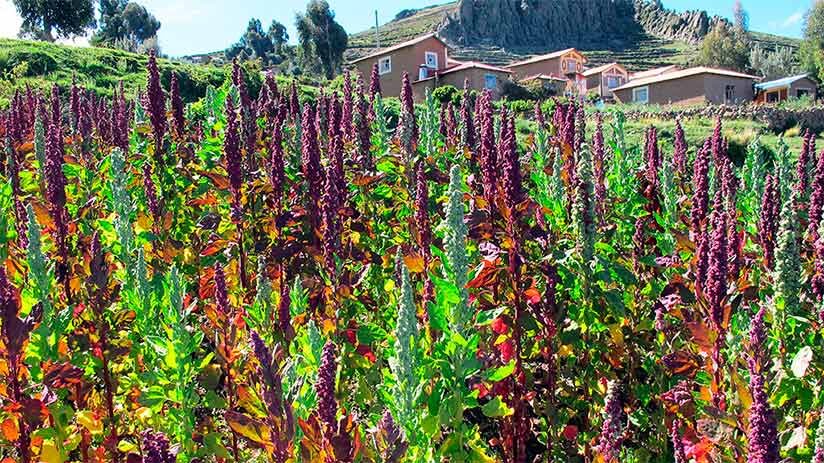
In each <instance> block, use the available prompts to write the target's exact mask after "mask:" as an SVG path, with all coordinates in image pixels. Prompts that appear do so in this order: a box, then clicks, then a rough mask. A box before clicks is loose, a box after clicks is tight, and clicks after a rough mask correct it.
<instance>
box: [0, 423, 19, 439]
mask: <svg viewBox="0 0 824 463" xmlns="http://www.w3.org/2000/svg"><path fill="white" fill-rule="evenodd" d="M0 429H2V430H3V437H5V438H6V440H7V441H9V442H14V441H16V440H17V438H19V437H20V428H19V426H18V424H17V420H16V419H13V418H6V421H3V423H2V424H0Z"/></svg>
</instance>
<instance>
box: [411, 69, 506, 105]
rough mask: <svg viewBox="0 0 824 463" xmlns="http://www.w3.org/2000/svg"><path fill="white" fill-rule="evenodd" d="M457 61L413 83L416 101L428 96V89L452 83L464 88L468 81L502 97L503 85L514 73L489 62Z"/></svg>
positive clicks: (478, 88)
mask: <svg viewBox="0 0 824 463" xmlns="http://www.w3.org/2000/svg"><path fill="white" fill-rule="evenodd" d="M453 63H457V64H455V65H454V66H452V67H449V68H446V69H444V70H441V71H437V72H436V73H435V75H433V76H431V77H428V78H426V79H421V80H417V81H415V82H414V83H413V84H412V92H413V95H414V97H415V100H416V101H421V100H422V99H423V98H424V97H425V96H426V89H427V88H428V89H429V90H430V91H432V90H435V88H436V87H439V86H441V85H452V86H454V87H456V88H459V89H461V88H463V86H464V82H466V83H467V84H468V86H469V88H471V89H475V90H484V89H486V90H489V91H490V92H491V93H492V97H493V98H495V99H497V98H500V97H501V93H502V92H503V88H504V87H503V85H504V83H505V82H507V81H508V80H509V78H510V75H511V74H512V72H511V71H509V70H508V69H504V68H499V67H496V66H490V65H488V64H483V63H478V62H475V61H469V62H460V61H457V62H453Z"/></svg>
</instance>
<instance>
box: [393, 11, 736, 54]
mask: <svg viewBox="0 0 824 463" xmlns="http://www.w3.org/2000/svg"><path fill="white" fill-rule="evenodd" d="M407 14H408V13H407ZM720 21H725V20H724V19H722V18H720V17H718V16H714V17H709V16H708V15H707V13H706V12H705V11H687V12H684V13H676V12H673V11H669V10H667V9H665V8H664V7H663V6H662V5H661V3H660V2H659V1H655V0H460V1H459V2H458V4H457V7H456V8H455V9H454V10H453V11H451V12H450V13H449V14H447V15H446V19H445V20H444V22H443V23H442V24H441V26H440V28H439V29H440V32H441V34H442V35H443V36H444V37H445V38H447V39H448V40H450V41H452V42H454V43H456V44H459V45H464V46H468V45H490V44H494V45H496V46H499V47H505V48H506V47H510V48H523V47H536V46H538V47H550V48H552V47H556V48H557V47H566V46H575V47H584V48H585V47H596V48H597V47H607V48H609V47H615V46H616V45H622V44H626V43H632V42H633V41H634V40H635V39H636V38H637V37H638V35H639V34H643V33H646V34H649V35H651V36H653V37H656V38H661V39H667V40H681V41H685V42H689V43H693V44H694V43H697V42H699V41H700V40H701V39H702V38H703V37H704V36H705V35H706V34H707V32H709V31H710V30H711V29H712V27H713V26H714V25H715V24H717V23H718V22H720Z"/></svg>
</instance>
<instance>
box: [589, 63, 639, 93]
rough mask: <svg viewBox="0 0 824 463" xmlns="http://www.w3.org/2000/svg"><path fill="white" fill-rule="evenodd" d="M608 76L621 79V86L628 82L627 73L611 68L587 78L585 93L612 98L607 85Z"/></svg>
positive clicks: (617, 68)
mask: <svg viewBox="0 0 824 463" xmlns="http://www.w3.org/2000/svg"><path fill="white" fill-rule="evenodd" d="M608 76H619V77H621V78H623V82H622V83H621V85H624V84H625V83H627V82H628V81H629V73H628V72H626V71H623V70H621V68H619V67H612V68H609V69H606V70H605V71H604V72H601V73H598V74H593V75H591V76H587V78H586V79H587V93H589V92H591V91H595V93H596V94H597V95H598V96H600V97H604V98H612V91H611V90H610V89H609V86H608V85H607V77H608Z"/></svg>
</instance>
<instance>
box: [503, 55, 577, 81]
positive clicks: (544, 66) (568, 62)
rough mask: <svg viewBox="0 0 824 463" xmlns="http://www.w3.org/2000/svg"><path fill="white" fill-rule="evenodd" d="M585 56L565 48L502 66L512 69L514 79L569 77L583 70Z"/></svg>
mask: <svg viewBox="0 0 824 463" xmlns="http://www.w3.org/2000/svg"><path fill="white" fill-rule="evenodd" d="M586 62H587V58H586V57H585V56H584V55H582V54H581V52H579V51H578V50H576V49H574V48H567V49H566V50H560V51H556V52H552V53H548V54H546V55H540V56H533V57H532V58H529V59H527V60H524V61H518V62H516V63H512V64H508V65H506V66H504V67H505V68H506V69H509V70H510V71H512V74H513V76H514V77H515V78H516V79H519V80H521V79H525V78H527V77H529V76H535V75H547V76H553V77H561V78H563V77H571V76H574V75H576V74H580V73H582V72H584V65H585V64H586Z"/></svg>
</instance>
